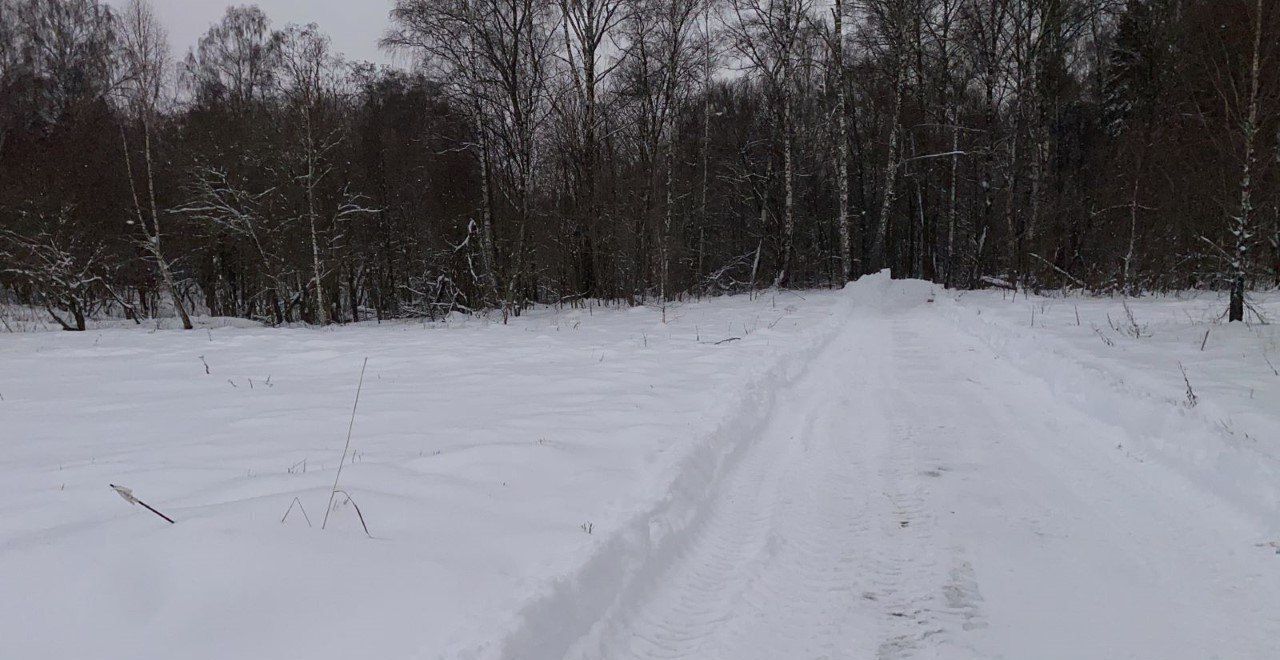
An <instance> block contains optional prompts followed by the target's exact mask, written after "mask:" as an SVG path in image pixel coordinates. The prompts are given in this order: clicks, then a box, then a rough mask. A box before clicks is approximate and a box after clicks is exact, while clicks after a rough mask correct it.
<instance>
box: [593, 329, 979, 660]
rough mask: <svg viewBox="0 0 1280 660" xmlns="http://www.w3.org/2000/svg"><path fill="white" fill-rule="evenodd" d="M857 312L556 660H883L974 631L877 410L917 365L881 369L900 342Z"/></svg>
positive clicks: (950, 556)
mask: <svg viewBox="0 0 1280 660" xmlns="http://www.w3.org/2000/svg"><path fill="white" fill-rule="evenodd" d="M869 311H870V312H871V313H869V314H867V315H866V318H857V317H855V318H853V319H851V321H850V322H849V323H848V325H847V326H846V328H845V329H843V330H842V331H841V334H840V336H839V337H838V338H837V339H836V340H835V341H833V342H832V343H831V344H830V345H829V346H828V347H827V348H826V349H825V350H824V351H823V353H822V354H820V355H819V356H818V357H817V358H816V360H815V361H814V363H813V365H811V368H810V371H809V372H808V373H807V374H806V375H805V376H804V377H802V378H801V379H800V380H799V381H797V382H796V383H795V384H794V385H793V386H792V387H791V388H789V389H788V390H787V391H786V392H784V393H781V394H780V395H779V396H778V399H777V402H776V404H775V406H774V409H773V411H772V414H771V421H770V423H769V424H768V425H767V426H766V428H765V429H764V432H763V434H762V436H761V438H760V439H759V441H758V442H756V443H754V444H753V446H752V447H751V448H750V449H749V450H748V453H747V454H746V455H745V456H744V457H743V459H742V460H741V462H740V463H739V464H738V465H737V466H736V469H735V470H734V472H733V473H732V474H730V475H728V477H727V478H726V479H725V481H724V483H723V486H722V487H721V488H720V489H719V490H718V491H717V492H716V493H715V495H714V496H713V498H712V499H711V500H710V501H708V502H707V503H706V504H705V506H706V507H707V516H706V519H705V521H704V524H703V525H702V526H701V528H700V530H699V532H698V533H697V534H696V535H694V536H693V537H692V538H690V539H689V540H688V542H687V545H686V547H684V548H683V549H682V551H681V552H680V553H679V554H678V556H677V557H676V559H675V561H674V562H672V563H671V564H670V565H669V566H668V567H666V569H665V570H663V571H661V572H660V573H659V574H658V575H657V577H656V578H654V579H655V580H656V582H657V583H656V584H654V585H651V589H650V591H649V593H648V594H647V596H646V597H645V598H643V599H641V600H640V601H639V603H638V604H637V606H635V607H632V608H629V609H625V610H621V611H615V612H612V613H611V614H610V615H607V616H606V618H605V620H603V621H601V623H600V625H598V626H597V635H594V636H592V637H591V638H590V639H584V640H582V643H580V644H579V646H578V647H577V648H576V649H575V650H574V652H573V653H571V654H570V657H577V658H600V657H606V658H707V659H714V658H724V659H726V660H728V659H733V660H739V659H749V658H877V659H879V658H883V659H885V660H889V659H893V658H908V657H911V656H912V655H913V654H914V653H915V652H917V651H919V650H921V649H922V648H924V647H925V646H930V645H935V644H936V643H937V642H939V641H940V640H941V639H943V638H944V637H945V635H946V633H948V632H949V631H951V630H953V629H954V630H963V629H964V628H966V627H967V624H970V623H972V622H974V621H976V620H978V619H980V613H978V612H977V602H978V599H977V597H976V586H975V583H974V580H973V577H972V570H971V569H967V564H966V563H965V562H964V561H963V560H961V559H959V555H958V552H956V551H953V550H952V548H951V546H950V544H949V543H948V542H947V541H946V540H945V539H940V538H938V534H937V531H936V525H935V521H934V520H933V519H932V516H931V514H930V513H929V509H930V503H929V502H928V501H927V499H928V497H929V496H930V492H929V490H928V488H927V486H926V481H927V480H929V479H931V478H933V477H929V476H927V475H926V474H925V472H927V469H926V468H927V467H932V466H933V465H934V463H936V461H934V462H932V463H930V462H928V461H925V460H924V459H923V458H922V456H921V451H920V449H919V448H918V446H917V445H918V443H919V442H920V437H921V435H922V434H921V433H920V430H919V429H917V428H914V426H913V424H912V423H911V419H912V415H911V414H909V413H910V411H909V410H903V409H902V407H903V406H904V405H907V404H908V403H909V402H906V401H905V400H898V401H895V398H894V397H892V396H888V397H887V396H885V395H886V391H885V387H886V386H887V385H890V384H892V383H894V382H896V381H897V379H898V377H899V374H898V372H899V371H903V370H907V371H911V372H913V374H914V375H916V376H918V375H919V374H920V373H923V372H924V371H925V370H927V367H928V365H927V364H925V363H924V362H923V361H922V360H923V358H922V357H921V354H922V351H919V350H916V349H917V348H919V346H917V345H916V343H915V342H914V341H912V340H911V337H910V336H909V335H906V341H903V343H902V344H901V345H899V346H898V348H897V349H896V350H894V351H892V353H891V354H888V355H886V354H884V352H883V350H882V349H883V348H884V347H887V346H890V345H894V342H895V341H902V340H903V338H901V337H895V336H894V335H895V334H897V332H898V331H900V330H901V328H900V327H898V325H897V324H891V323H890V322H889V321H888V320H887V319H886V318H885V316H884V314H883V313H876V312H879V310H869ZM904 334H905V333H904ZM899 363H904V364H899ZM897 393H901V392H900V391H897V392H889V394H897ZM908 407H909V406H908Z"/></svg>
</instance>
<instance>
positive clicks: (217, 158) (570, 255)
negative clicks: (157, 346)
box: [0, 0, 1280, 329]
mask: <svg viewBox="0 0 1280 660" xmlns="http://www.w3.org/2000/svg"><path fill="white" fill-rule="evenodd" d="M1278 27H1280V3H1275V2H1272V1H1270V0H1267V1H1263V0H856V1H855V0H398V1H397V2H396V3H395V6H394V9H393V11H392V14H391V27H390V29H389V30H388V32H387V34H386V37H385V39H384V43H383V46H384V47H386V48H389V49H395V50H396V51H398V52H400V53H403V54H405V56H407V57H409V58H411V59H412V61H413V62H414V63H415V65H414V66H413V67H411V68H410V69H409V70H402V69H398V68H390V67H385V66H375V65H373V64H369V63H361V62H351V61H347V60H345V59H344V58H343V57H342V56H340V55H339V54H337V53H335V52H334V49H333V47H332V45H331V43H330V40H329V38H328V37H327V36H326V35H325V34H324V33H323V32H322V31H321V30H320V28H319V27H318V26H316V25H306V26H299V25H287V26H279V27H278V26H275V25H273V24H272V23H271V21H270V19H269V17H268V16H266V15H265V14H264V13H263V12H262V11H261V10H260V9H258V8H256V7H254V6H242V7H232V8H229V9H228V10H227V12H226V14H225V15H224V16H223V17H222V18H221V20H219V21H218V22H217V23H215V24H214V25H212V26H210V28H209V29H208V31H207V32H206V33H205V34H204V36H202V37H201V38H200V39H199V42H198V43H197V44H194V45H192V46H190V48H189V49H188V50H187V51H186V53H185V54H184V55H182V56H180V57H179V56H174V55H173V54H172V53H173V51H172V49H171V45H170V44H169V43H168V40H167V37H166V35H165V31H164V29H163V28H162V26H161V25H160V23H159V22H158V21H157V19H156V16H155V14H154V12H153V11H152V9H151V8H150V6H149V5H148V4H147V3H146V2H145V0H132V1H131V2H129V3H127V4H123V5H121V6H118V7H116V8H112V7H108V6H107V5H105V4H103V3H102V2H100V1H99V0H0V302H2V301H3V299H8V300H10V301H13V302H19V303H22V304H28V305H33V306H37V307H39V308H42V309H44V310H46V311H47V312H48V313H49V314H50V315H51V318H53V319H55V320H56V321H57V322H58V323H60V324H62V326H63V327H65V328H68V329H83V328H84V325H85V319H86V318H87V317H91V316H93V315H94V314H103V313H110V314H117V315H123V316H125V317H128V318H132V319H135V320H141V319H143V318H151V317H156V316H162V315H175V316H177V317H178V318H180V319H181V320H182V322H183V323H184V325H186V326H187V327H190V326H191V325H192V324H191V321H190V316H191V315H193V314H197V313H200V314H214V315H224V316H239V317H246V318H254V319H259V320H263V321H266V322H269V323H273V324H283V323H290V322H298V321H305V322H309V323H330V322H347V321H358V320H364V319H370V318H377V319H383V318H392V317H405V316H424V317H435V316H439V315H442V314H445V313H448V312H451V311H464V312H466V311H477V310H496V311H499V312H500V313H502V314H503V315H512V314H519V313H520V311H521V310H522V309H524V308H526V307H527V306H528V305H530V304H534V303H538V302H554V303H572V302H578V301H584V300H588V299H606V300H616V301H626V302H628V303H632V304H636V303H641V302H662V303H665V302H666V301H668V300H672V299H675V298H678V297H683V296H690V295H716V294H720V293H725V292H733V291H738V290H745V289H751V288H755V287H765V286H820V285H839V284H840V283H842V282H844V281H847V280H848V279H850V278H852V277H856V276H858V275H860V274H863V273H868V272H873V271H877V270H879V269H882V268H890V269H892V271H893V272H894V274H895V275H896V276H901V277H917V278H925V279H931V280H934V281H937V282H939V283H941V284H944V285H946V286H949V287H955V288H971V287H979V286H990V285H995V286H1005V287H1019V288H1030V289H1041V288H1062V287H1072V288H1079V289H1084V290H1087V291H1090V292H1095V293H1118V294H1123V295H1136V294H1141V293H1143V292H1148V291H1157V290H1170V289H1181V288H1187V287H1198V288H1221V289H1225V290H1230V291H1231V292H1232V296H1231V305H1230V309H1229V314H1230V316H1231V318H1232V319H1233V320H1234V319H1238V318H1243V316H1244V315H1245V313H1246V307H1247V305H1248V301H1247V298H1246V295H1245V292H1246V290H1247V289H1249V288H1252V287H1260V286H1272V285H1275V284H1280V204H1278V203H1277V202H1278V201H1280V200H1278V199H1277V193H1280V178H1278V176H1280V167H1277V165H1278V164H1280V150H1278V146H1280V145H1278V134H1280V59H1278V57H1277V56H1280V52H1278V51H1280V30H1277V28H1278Z"/></svg>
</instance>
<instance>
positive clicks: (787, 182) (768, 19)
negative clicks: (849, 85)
mask: <svg viewBox="0 0 1280 660" xmlns="http://www.w3.org/2000/svg"><path fill="white" fill-rule="evenodd" d="M809 4H810V3H809V0H730V2H729V5H730V8H731V10H732V12H733V15H734V19H735V20H734V21H733V22H732V23H731V26H730V28H729V32H730V34H731V35H732V38H733V43H734V46H735V48H736V49H737V51H738V53H739V54H740V55H741V56H742V57H743V58H744V59H745V60H746V61H747V62H748V63H749V64H750V66H751V68H752V70H754V71H756V72H757V73H759V74H760V75H761V76H762V77H763V78H764V80H765V82H766V87H767V88H768V91H769V94H770V96H772V97H773V98H774V102H775V104H776V106H777V108H778V112H779V115H780V116H781V121H780V122H779V123H780V126H779V131H780V132H781V134H782V135H781V137H782V187H783V207H782V217H783V221H782V258H781V259H780V265H779V269H778V274H777V276H776V277H774V280H773V282H774V286H781V285H783V284H786V283H787V275H788V272H789V269H790V268H791V258H792V253H793V251H794V249H795V248H794V243H795V229H796V221H795V169H796V168H795V152H794V147H795V122H794V119H795V108H794V106H793V102H794V96H795V90H794V85H795V80H794V75H793V74H794V70H795V66H796V51H797V50H798V48H799V42H800V39H801V29H802V27H803V26H804V25H805V24H806V23H808V21H809Z"/></svg>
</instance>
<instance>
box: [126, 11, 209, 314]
mask: <svg viewBox="0 0 1280 660" xmlns="http://www.w3.org/2000/svg"><path fill="white" fill-rule="evenodd" d="M120 21H121V24H122V28H123V29H122V30H121V66H122V76H123V79H122V81H121V85H120V87H119V93H120V96H121V98H122V101H123V105H124V107H123V113H122V114H123V115H124V116H125V117H127V118H130V119H132V120H133V122H134V123H135V124H136V125H137V126H138V131H139V133H141V137H142V145H141V149H142V167H141V170H142V184H143V185H142V188H143V190H142V191H141V192H139V186H138V184H137V182H136V177H135V173H134V166H133V163H132V157H131V156H130V154H129V138H128V132H127V131H126V130H125V127H124V126H121V127H120V140H121V142H122V143H123V145H122V146H123V147H124V149H123V154H124V163H125V173H126V175H127V177H128V180H129V190H130V192H131V194H132V196H133V208H134V213H135V215H136V217H137V226H138V228H139V229H140V230H141V232H142V238H143V240H142V244H143V247H144V248H145V249H146V251H147V253H148V254H149V255H150V257H151V259H152V261H154V262H155V265H156V269H157V270H159V272H160V280H161V282H163V283H164V288H165V290H166V291H167V292H168V294H169V299H170V301H171V303H172V304H173V310H174V313H175V314H177V316H178V318H179V319H180V320H181V321H182V327H183V328H184V329H186V330H190V329H192V327H194V326H192V324H191V316H190V315H189V314H188V313H187V306H186V303H184V302H183V300H182V294H181V292H180V291H179V290H178V286H177V283H176V282H175V280H174V277H173V269H172V267H171V265H170V262H169V260H168V259H167V258H166V257H165V255H164V250H163V249H162V245H161V241H162V238H163V236H164V232H163V230H162V228H161V224H160V218H161V212H160V208H159V205H158V204H157V203H156V177H155V162H154V161H155V159H154V158H153V155H152V134H153V127H154V125H155V119H156V115H157V112H158V107H159V105H160V103H161V100H162V98H163V96H164V94H165V89H166V81H167V78H168V70H169V66H170V63H171V62H170V59H169V43H168V37H167V35H166V34H165V30H164V27H163V26H161V25H160V23H159V21H158V20H157V19H156V16H155V11H154V10H153V9H152V8H151V5H150V4H148V3H147V2H146V0H130V2H129V3H128V4H127V5H125V7H124V9H123V11H122V12H121V15H120ZM144 198H145V200H146V202H145V204H144V202H143V199H144ZM144 206H145V210H144Z"/></svg>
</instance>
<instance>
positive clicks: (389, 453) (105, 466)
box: [0, 277, 1280, 660]
mask: <svg viewBox="0 0 1280 660" xmlns="http://www.w3.org/2000/svg"><path fill="white" fill-rule="evenodd" d="M1258 303H1259V307H1260V309H1261V310H1262V311H1263V313H1264V314H1266V315H1268V316H1270V317H1271V318H1272V319H1273V320H1277V321H1280V297H1275V296H1270V297H1268V296H1260V297H1259V299H1258ZM1125 307H1126V304H1125V303H1122V302H1121V300H1119V299H1089V298H1078V297H1065V298H1064V297H1044V298H1038V297H1035V296H1032V297H1030V298H1025V297H1023V296H1022V295H1021V294H1019V295H1018V296H1016V297H1011V296H1010V295H1009V294H1001V293H1000V292H969V293H964V294H959V293H956V292H946V291H943V290H941V289H940V288H938V287H934V286H932V285H929V284H926V283H922V282H909V281H904V282H890V281H888V280H887V279H886V278H883V277H872V278H866V279H864V280H862V281H860V282H858V283H856V284H853V285H851V286H850V287H848V288H847V289H846V290H844V291H839V292H828V291H823V292H801V293H798V294H797V293H789V292H783V293H776V294H774V293H766V294H764V295H762V296H760V297H758V298H756V299H754V300H751V299H748V298H747V297H733V298H724V299H717V300H711V301H706V302H701V303H688V304H683V305H679V306H674V307H672V308H671V309H669V310H668V321H669V322H668V323H665V324H664V323H663V322H662V316H661V313H660V311H659V310H657V309H652V308H637V309H626V308H623V309H616V308H611V309H600V308H594V309H592V310H586V309H564V310H553V309H542V310H535V311H533V312H531V313H529V314H527V315H525V316H523V317H520V318H518V319H514V320H513V321H512V322H511V323H510V324H509V325H501V324H498V323H494V322H491V321H486V320H484V319H476V318H468V319H457V318H455V319H454V320H451V321H450V322H447V323H437V324H417V323H388V324H382V325H376V324H359V325H356V326H348V327H334V328H325V329H302V328H295V329H265V328H252V327H232V326H234V325H237V324H219V323H213V324H210V325H218V326H221V327H206V328H202V329H199V330H197V331H194V332H180V331H171V330H159V331H153V330H152V329H150V328H148V327H145V326H144V327H140V328H139V327H122V326H121V327H110V328H100V329H95V330H92V331H90V332H87V333H60V332H25V333H0V397H3V400H0V440H2V441H3V445H2V446H3V449H4V451H3V453H2V454H0V594H3V596H4V597H3V598H0V657H3V658H23V659H31V658H52V659H63V658H66V659H79V658H87V657H93V658H106V659H116V658H119V659H125V658H130V659H148V660H149V659H157V660H158V659H169V658H193V659H196V658H273V659H274V658H307V659H308V660H327V659H330V658H333V659H337V658H379V659H390V658H521V659H541V658H547V659H553V658H581V659H591V658H649V657H668V658H721V659H724V660H739V659H748V658H761V659H779V658H787V659H791V658H796V659H800V658H876V659H886V660H887V659H891V658H956V659H961V658H1007V659H1010V660H1013V659H1037V660H1047V659H1054V658H1061V659H1064V660H1065V659H1080V658H1099V659H1102V658H1106V659H1111V658H1151V659H1153V660H1155V659H1160V660H1167V659H1174V658H1185V659H1188V660H1192V659H1194V660H1204V659H1206V658H1223V659H1253V658H1257V659H1260V660H1261V659H1270V658H1275V657H1277V656H1276V653H1277V649H1280V556H1277V554H1276V553H1277V547H1275V546H1273V545H1271V544H1272V543H1276V542H1280V375H1277V373H1276V371H1275V369H1274V368H1273V367H1272V366H1271V365H1276V366H1280V332H1277V326H1275V325H1258V324H1251V325H1249V326H1245V325H1241V324H1235V325H1233V326H1228V325H1227V324H1225V323H1222V322H1220V321H1219V320H1218V318H1217V316H1218V315H1219V314H1220V313H1221V311H1222V310H1223V309H1224V307H1225V302H1224V301H1222V300H1219V299H1217V297H1216V296H1213V295H1210V294H1201V295H1200V296H1198V297H1182V298H1174V297H1161V298H1144V299H1139V300H1134V301H1129V302H1128V303H1127V307H1128V309H1129V311H1128V312H1126V309H1125ZM33 322H34V321H33ZM32 329H34V328H32ZM1206 333H1207V339H1205V336H1206ZM1202 344H1203V348H1202ZM366 357H367V358H368V367H367V372H366V374H365V377H364V383H363V389H362V393H361V396H360V403H359V409H358V412H357V415H356V418H355V425H354V432H353V435H352V441H351V453H350V454H349V455H348V457H347V464H346V466H345V467H344V468H343V470H342V474H341V484H340V485H341V487H342V489H343V490H344V491H345V492H347V493H349V494H350V497H351V498H353V499H354V503H355V505H358V507H359V510H360V512H361V513H362V514H363V516H364V518H365V520H366V522H367V523H368V527H369V531H370V532H371V534H372V538H369V537H367V536H366V535H365V533H364V531H363V530H362V528H361V523H360V519H359V517H358V516H357V513H356V510H355V505H352V504H351V503H350V502H349V500H348V499H347V498H346V497H345V496H341V495H340V496H338V498H337V506H335V508H334V509H332V512H331V514H330V517H329V522H328V529H326V530H321V529H320V525H321V520H322V519H323V518H324V516H325V505H326V502H327V501H328V499H329V492H330V489H331V487H332V485H333V481H334V477H335V472H336V470H337V467H338V463H339V459H340V457H341V456H342V453H343V443H344V440H345V438H346V433H347V426H348V422H349V420H350V415H351V406H352V399H353V397H354V395H355V390H356V383H357V379H358V377H359V375H360V370H361V364H362V362H363V360H364V359H365V358H366ZM1184 374H1185V378H1184ZM1188 382H1189V383H1190V387H1191V390H1192V391H1193V393H1194V398H1192V397H1189V396H1188ZM1193 400H1194V405H1193ZM109 483H115V484H121V485H125V486H128V487H131V488H132V489H133V490H134V492H135V494H136V495H137V496H138V497H139V498H141V499H142V500H144V501H146V502H147V503H148V504H151V505H152V506H154V507H155V508H157V509H159V510H160V511H162V512H164V513H165V514H167V515H169V516H171V517H173V518H174V519H176V520H177V524H176V525H168V524H167V523H165V522H164V521H163V520H160V519H159V518H157V517H156V516H154V515H152V514H150V513H149V512H147V511H146V510H144V509H142V508H141V507H137V506H130V505H129V504H128V503H126V502H125V501H123V500H121V499H120V498H119V497H117V496H116V494H115V493H113V492H112V491H111V490H110V489H109V488H108V486H107V484H109ZM299 505H300V506H301V508H300V506H299ZM291 507H292V510H291ZM303 509H305V515H304V513H303ZM286 512H288V517H287V518H286V519H284V521H283V522H282V518H283V517H284V516H285V515H286ZM308 518H309V522H310V524H309V523H308Z"/></svg>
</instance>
